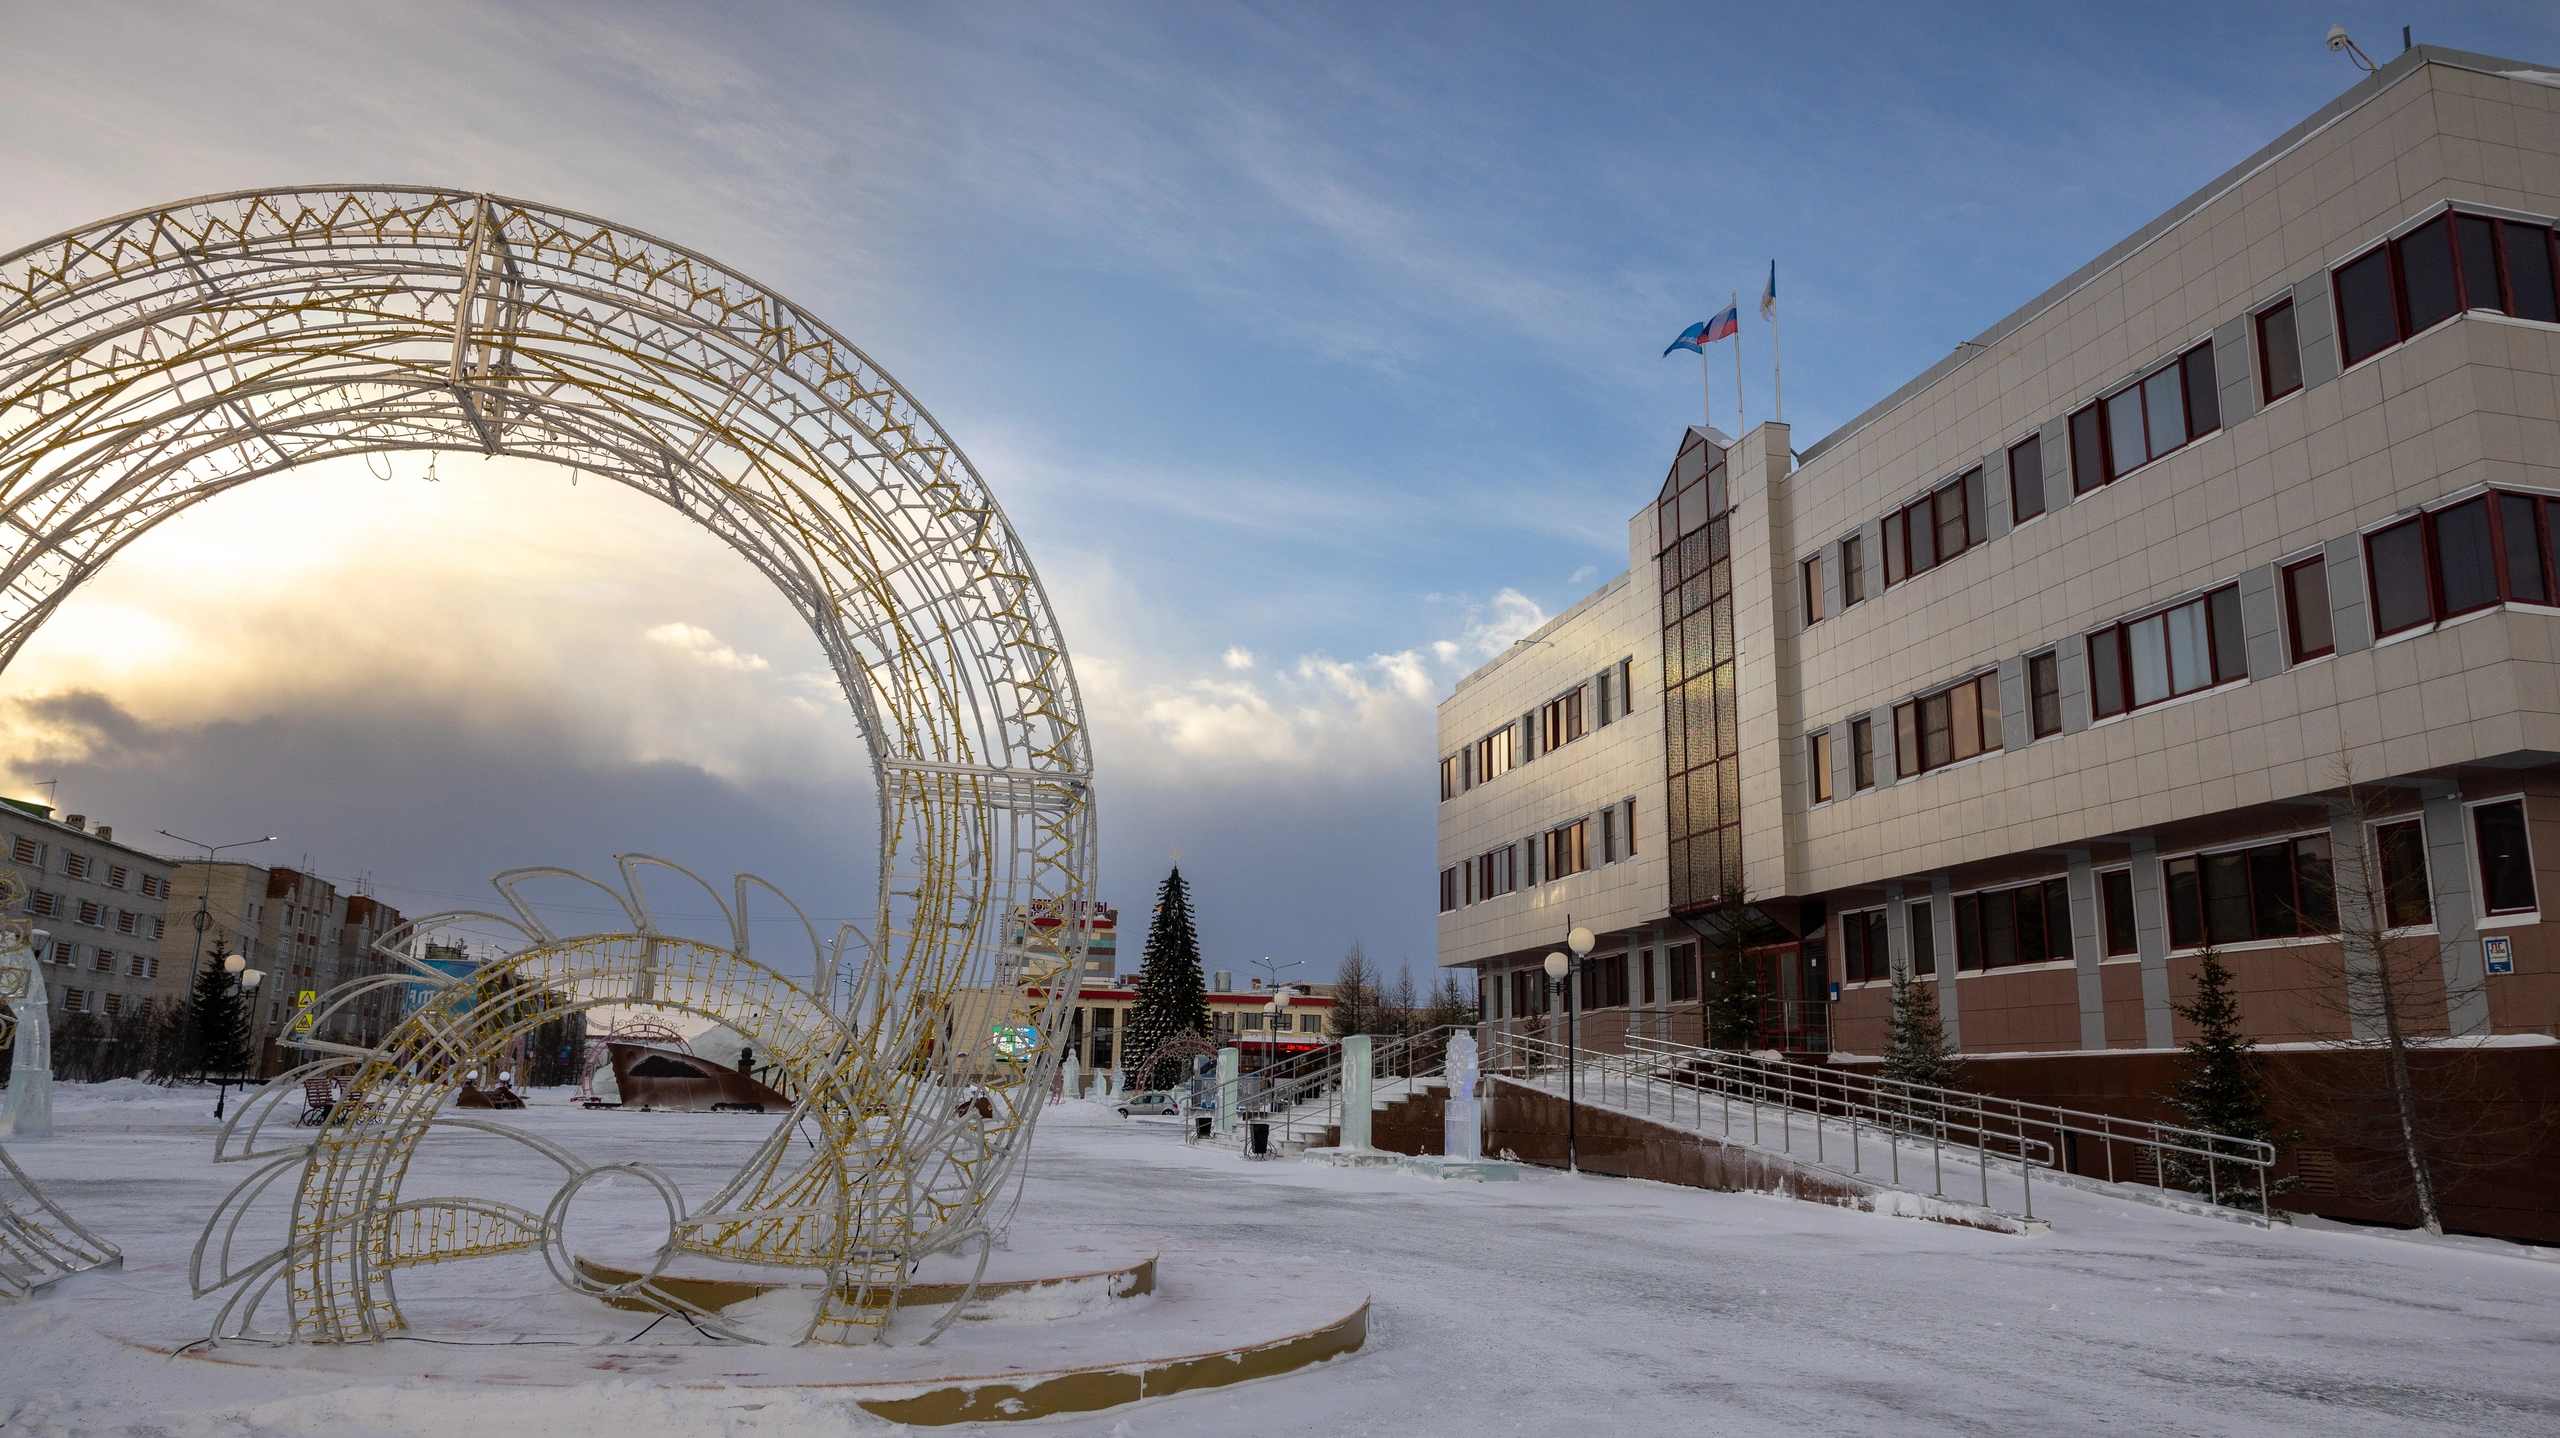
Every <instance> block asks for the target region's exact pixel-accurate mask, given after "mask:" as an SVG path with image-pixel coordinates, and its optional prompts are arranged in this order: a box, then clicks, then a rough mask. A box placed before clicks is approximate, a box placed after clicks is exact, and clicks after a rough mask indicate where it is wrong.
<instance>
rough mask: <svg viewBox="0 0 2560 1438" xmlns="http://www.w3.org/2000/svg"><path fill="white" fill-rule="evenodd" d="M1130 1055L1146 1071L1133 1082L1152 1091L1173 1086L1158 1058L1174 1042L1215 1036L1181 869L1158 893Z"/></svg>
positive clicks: (1172, 1076) (1165, 1065)
mask: <svg viewBox="0 0 2560 1438" xmlns="http://www.w3.org/2000/svg"><path fill="white" fill-rule="evenodd" d="M1128 1032H1129V1037H1128V1045H1129V1053H1130V1055H1131V1057H1132V1058H1133V1059H1134V1060H1135V1061H1136V1062H1138V1063H1140V1064H1144V1065H1145V1071H1143V1072H1141V1071H1137V1070H1134V1069H1133V1070H1132V1072H1131V1073H1130V1075H1129V1081H1130V1082H1131V1083H1134V1084H1139V1085H1141V1086H1143V1087H1146V1088H1156V1087H1160V1086H1161V1084H1160V1083H1159V1082H1158V1080H1162V1081H1163V1082H1166V1083H1170V1082H1173V1081H1175V1080H1177V1079H1179V1078H1180V1074H1179V1073H1173V1074H1170V1075H1168V1074H1167V1073H1166V1070H1168V1069H1169V1068H1171V1067H1172V1066H1171V1065H1170V1064H1169V1063H1159V1062H1156V1061H1155V1059H1154V1055H1155V1053H1156V1051H1157V1050H1158V1049H1160V1048H1162V1047H1163V1046H1164V1045H1165V1044H1166V1042H1168V1041H1169V1040H1172V1039H1176V1038H1180V1037H1183V1036H1184V1035H1193V1036H1199V1037H1206V1036H1207V1034H1208V1032H1209V986H1208V984H1207V983H1206V982H1205V981H1204V980H1203V979H1202V977H1201V974H1200V932H1199V929H1198V928H1197V927H1196V926H1195V925H1194V924H1193V922H1192V917H1191V890H1190V887H1189V886H1188V885H1186V884H1184V883H1183V882H1182V870H1181V868H1180V867H1179V866H1177V867H1176V868H1174V870H1173V871H1172V872H1171V873H1168V874H1167V875H1165V880H1164V883H1163V884H1162V885H1161V886H1159V887H1158V888H1157V889H1156V912H1155V917H1154V919H1153V920H1151V921H1150V922H1149V923H1148V925H1147V951H1146V957H1145V959H1144V961H1143V962H1142V963H1141V964H1140V966H1139V969H1138V1006H1137V1007H1136V1008H1135V1009H1134V1010H1132V1011H1131V1012H1130V1015H1129V1030H1128Z"/></svg>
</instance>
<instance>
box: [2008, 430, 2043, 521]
mask: <svg viewBox="0 0 2560 1438" xmlns="http://www.w3.org/2000/svg"><path fill="white" fill-rule="evenodd" d="M2022 449H2033V450H2034V451H2035V464H2034V466H2033V469H2034V472H2033V473H2032V474H2029V473H2022V472H2021V471H2020V470H2019V468H2018V451H2020V450H2022ZM2030 490H2032V491H2033V492H2034V494H2035V501H2036V502H2035V508H2034V509H2032V510H2031V509H2029V508H2027V506H2026V504H2025V503H2024V502H2023V501H2021V500H2020V499H2019V497H2018V496H2019V495H2021V494H2023V493H2026V492H2028V491H2030ZM2043 515H2044V436H2043V435H2040V434H2031V435H2028V436H2027V437H2026V438H2025V439H2022V440H2019V441H2018V442H2017V443H2016V444H2013V445H2011V446H2009V522H2010V523H2011V524H2012V525H2018V524H2024V523H2026V522H2027V521H2028V520H2030V519H2040V518H2042V517H2043Z"/></svg>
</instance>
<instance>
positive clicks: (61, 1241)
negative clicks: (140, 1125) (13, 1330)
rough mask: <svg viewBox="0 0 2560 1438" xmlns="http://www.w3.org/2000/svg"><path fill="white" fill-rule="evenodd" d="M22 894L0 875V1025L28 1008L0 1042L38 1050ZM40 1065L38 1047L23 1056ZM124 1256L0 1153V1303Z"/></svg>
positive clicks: (21, 886) (38, 988) (33, 957)
mask: <svg viewBox="0 0 2560 1438" xmlns="http://www.w3.org/2000/svg"><path fill="white" fill-rule="evenodd" d="M26 901H27V886H26V883H25V881H24V880H21V879H20V878H19V877H18V876H17V875H16V874H15V873H12V872H10V871H8V870H5V869H0V1019H7V1018H13V1017H14V1015H12V1013H11V1010H12V1009H14V1008H17V1007H20V1006H31V1007H32V1008H33V1009H34V1012H32V1013H30V1014H28V1015H27V1018H28V1023H27V1024H26V1029H27V1032H26V1033H25V1034H24V1035H23V1036H21V1035H18V1034H15V1033H12V1032H11V1030H9V1029H8V1028H0V1041H6V1040H8V1039H11V1038H17V1037H24V1038H25V1039H26V1040H27V1041H28V1042H31V1043H38V1044H39V1045H40V1044H41V1040H42V1038H43V1034H44V1019H45V1014H44V1011H43V1005H44V984H43V975H42V972H41V971H40V970H39V969H38V968H37V967H36V965H37V963H38V962H39V958H38V955H37V954H36V952H35V949H34V947H33V929H32V928H31V927H30V925H29V923H28V921H27V918H26V916H25V915H23V914H21V913H20V912H19V910H20V909H21V908H23V907H24V906H25V904H26ZM27 1057H33V1058H35V1059H37V1060H38V1061H43V1060H44V1055H43V1053H42V1051H41V1047H39V1051H38V1052H37V1053H36V1054H33V1055H28V1056H27ZM123 1266H124V1254H123V1253H122V1252H121V1251H120V1250H118V1249H117V1247H116V1246H115V1245H114V1244H112V1243H109V1242H107V1241H106V1240H105V1239H103V1238H100V1237H98V1236H97V1235H96V1234H94V1233H91V1232H90V1231H89V1230H87V1229H85V1228H82V1227H81V1226H80V1222H79V1220H78V1219H75V1218H73V1217H72V1216H71V1215H70V1214H68V1213H66V1212H64V1211H63V1209H62V1206H61V1205H60V1204H57V1203H55V1202H54V1201H53V1200H52V1199H50V1198H47V1197H45V1193H44V1190H43V1189H40V1188H38V1187H36V1181H35V1180H34V1179H32V1178H29V1177H27V1174H26V1171H25V1170H24V1169H21V1168H19V1167H18V1164H17V1160H15V1159H13V1158H11V1157H9V1151H8V1150H7V1149H5V1148H0V1298H6V1299H13V1300H14V1299H23V1298H26V1297H28V1296H29V1295H31V1294H33V1293H34V1292H35V1291H36V1290H37V1289H40V1288H44V1287H46V1286H48V1285H50V1284H52V1283H54V1282H56V1281H58V1280H60V1279H62V1278H65V1277H68V1276H69V1275H71V1274H74V1273H78V1272H81V1271H82V1270H84V1269H91V1268H121V1267H123Z"/></svg>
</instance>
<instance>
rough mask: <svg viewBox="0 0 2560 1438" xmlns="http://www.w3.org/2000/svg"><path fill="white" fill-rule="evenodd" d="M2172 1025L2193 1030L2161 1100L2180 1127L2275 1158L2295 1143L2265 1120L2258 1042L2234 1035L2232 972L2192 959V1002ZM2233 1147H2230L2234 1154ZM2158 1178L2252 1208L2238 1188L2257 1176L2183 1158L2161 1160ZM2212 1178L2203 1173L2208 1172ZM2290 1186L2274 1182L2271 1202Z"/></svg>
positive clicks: (2206, 957)
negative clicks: (2182, 1119) (2265, 1147)
mask: <svg viewBox="0 0 2560 1438" xmlns="http://www.w3.org/2000/svg"><path fill="white" fill-rule="evenodd" d="M2176 1012H2177V1015H2178V1017H2180V1018H2182V1019H2185V1020H2186V1021H2187V1022H2188V1023H2190V1024H2192V1025H2194V1026H2195V1036H2194V1037H2193V1038H2190V1039H2188V1040H2187V1041H2186V1043H2185V1044H2183V1045H2181V1046H2180V1048H2179V1052H2178V1082H2177V1084H2176V1086H2175V1087H2173V1088H2172V1089H2171V1090H2170V1091H2169V1093H2168V1094H2167V1095H2166V1097H2167V1098H2168V1100H2169V1102H2170V1103H2171V1104H2172V1105H2173V1106H2175V1107H2176V1109H2177V1110H2178V1112H2179V1113H2181V1114H2184V1115H2185V1116H2186V1120H2187V1126H2188V1127H2190V1128H2197V1129H2202V1130H2204V1131H2205V1132H2206V1133H2218V1134H2223V1135H2226V1136H2228V1137H2231V1138H2236V1139H2244V1140H2245V1139H2257V1140H2261V1141H2264V1142H2268V1143H2272V1144H2275V1145H2276V1147H2277V1149H2278V1150H2279V1151H2281V1150H2282V1149H2283V1148H2284V1147H2285V1146H2286V1145H2288V1144H2290V1143H2291V1142H2292V1141H2293V1139H2294V1137H2295V1135H2292V1134H2278V1133H2277V1132H2276V1126H2275V1122H2274V1120H2273V1119H2272V1118H2271V1117H2270V1116H2269V1115H2268V1113H2267V1079H2266V1070H2265V1060H2263V1059H2261V1058H2260V1057H2259V1056H2258V1042H2257V1040H2255V1039H2252V1038H2250V1037H2248V1036H2247V1035H2246V1034H2244V1033H2243V1032H2241V1028H2240V1001H2239V999H2238V997H2237V996H2235V995H2234V994H2233V993H2232V992H2231V970H2230V969H2228V968H2226V967H2225V966H2224V965H2223V962H2222V955H2221V954H2219V953H2217V952H2215V951H2214V950H2212V949H2206V950H2205V951H2204V952H2202V953H2200V954H2198V955H2196V992H2195V997H2194V998H2192V999H2189V1000H2188V1001H2187V1002H2185V1003H2183V1004H2180V1005H2178V1007H2177V1010H2176ZM2238 1148H2239V1146H2238V1145H2234V1146H2233V1149H2234V1151H2235V1152H2236V1151H2238ZM2160 1167H2161V1170H2162V1172H2163V1173H2164V1174H2165V1175H2166V1176H2167V1177H2168V1179H2169V1181H2170V1182H2172V1183H2175V1184H2178V1185H2180V1186H2182V1187H2185V1188H2188V1189H2191V1190H2193V1191H2195V1192H2198V1193H2207V1192H2214V1191H2217V1190H2218V1191H2219V1192H2220V1194H2221V1196H2222V1201H2223V1202H2224V1203H2226V1204H2230V1205H2232V1206H2234V1207H2240V1208H2255V1207H2257V1206H2258V1190H2257V1188H2256V1186H2255V1185H2249V1186H2247V1187H2241V1186H2238V1183H2239V1182H2240V1181H2243V1180H2245V1179H2246V1178H2248V1177H2249V1176H2251V1175H2253V1174H2255V1173H2257V1172H2259V1170H2257V1169H2255V1168H2252V1167H2242V1166H2239V1165H2230V1166H2225V1165H2221V1164H2209V1163H2208V1162H2207V1161H2206V1160H2204V1159H2201V1158H2196V1157H2193V1156H2191V1155H2187V1154H2174V1153H2164V1154H2163V1155H2162V1156H2161V1165H2160ZM2209 1168H2210V1169H2214V1170H2218V1172H2212V1173H2208V1171H2207V1170H2208V1169H2209ZM2292 1183H2293V1180H2291V1179H2282V1180H2279V1181H2278V1182H2277V1183H2276V1184H2274V1185H2273V1186H2272V1187H2270V1188H2269V1189H2268V1191H2267V1196H2268V1197H2269V1198H2273V1197H2274V1196H2276V1194H2278V1193H2281V1192H2282V1191H2283V1190H2284V1189H2286V1188H2288V1187H2290V1186H2291V1185H2292Z"/></svg>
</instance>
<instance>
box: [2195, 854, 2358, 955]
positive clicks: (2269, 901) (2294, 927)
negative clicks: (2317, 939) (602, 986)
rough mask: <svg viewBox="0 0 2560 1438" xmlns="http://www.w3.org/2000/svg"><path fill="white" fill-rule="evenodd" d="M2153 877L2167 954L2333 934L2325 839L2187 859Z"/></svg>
mask: <svg viewBox="0 0 2560 1438" xmlns="http://www.w3.org/2000/svg"><path fill="white" fill-rule="evenodd" d="M2160 874H2161V882H2162V884H2163V885H2164V886H2165V888H2166V889H2167V891H2168V895H2167V897H2168V908H2169V943H2170V945H2171V947H2173V948H2181V949H2192V948H2195V947H2198V946H2199V945H2203V944H2241V943H2247V942H2249V941H2250V940H2253V939H2290V938H2295V937H2298V936H2301V935H2305V934H2327V933H2334V932H2336V930H2337V926H2338V925H2337V915H2336V908H2335V904H2334V901H2333V899H2332V898H2331V888H2330V878H2329V838H2328V836H2327V835H2325V834H2311V835H2305V836H2304V837H2302V838H2299V839H2288V840H2283V841H2280V842H2277V843H2273V844H2260V845H2258V846H2256V847H2255V848H2249V849H2235V850H2228V851H2225V852H2223V853H2219V854H2190V855H2187V856H2186V857H2184V858H2178V859H2171V860H2170V861H2168V862H2167V863H2165V864H2163V865H2161V866H2160Z"/></svg>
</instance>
